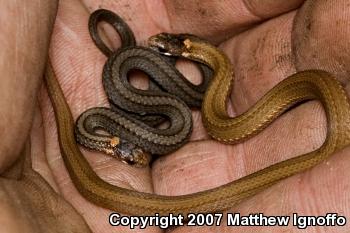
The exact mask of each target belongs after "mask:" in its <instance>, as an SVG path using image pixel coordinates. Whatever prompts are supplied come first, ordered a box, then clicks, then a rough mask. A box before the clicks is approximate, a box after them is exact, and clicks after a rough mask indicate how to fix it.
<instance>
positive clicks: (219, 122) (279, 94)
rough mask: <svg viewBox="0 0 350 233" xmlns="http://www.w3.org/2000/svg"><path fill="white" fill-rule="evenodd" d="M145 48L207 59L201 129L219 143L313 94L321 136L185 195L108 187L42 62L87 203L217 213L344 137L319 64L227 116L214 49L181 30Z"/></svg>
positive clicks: (341, 96) (347, 109)
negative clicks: (311, 144) (300, 149)
mask: <svg viewBox="0 0 350 233" xmlns="http://www.w3.org/2000/svg"><path fill="white" fill-rule="evenodd" d="M149 44H150V47H152V48H153V49H159V50H161V51H163V52H164V51H165V52H166V53H169V54H171V53H174V55H178V56H183V57H186V58H188V59H194V60H197V61H200V62H203V63H205V64H207V65H208V66H209V67H211V68H212V70H213V72H214V77H213V81H211V83H210V85H209V87H208V90H207V91H206V93H205V96H204V101H203V107H202V113H203V121H204V125H205V127H206V129H207V130H208V133H209V134H210V135H211V136H212V137H213V138H215V139H217V140H220V141H223V142H226V143H231V144H232V143H239V142H241V141H242V140H246V139H248V138H250V137H252V136H253V135H254V134H256V133H258V132H260V131H261V130H263V128H265V127H267V125H268V124H270V123H271V122H272V121H273V120H274V119H276V118H278V116H279V115H280V114H282V113H283V112H285V111H287V110H290V108H292V107H293V106H295V105H296V104H298V103H301V102H304V101H307V100H318V101H320V102H321V103H322V105H323V107H324V110H325V112H326V116H327V125H328V127H327V137H326V140H325V141H324V143H323V144H322V146H321V147H320V148H318V149H316V150H314V151H312V152H310V153H306V154H302V155H298V156H296V157H294V158H291V159H288V160H285V161H281V162H278V163H276V164H273V165H271V166H268V167H266V168H263V169H261V170H259V171H256V172H254V173H251V174H249V175H247V176H244V177H242V178H239V179H237V180H234V181H232V182H229V183H227V184H225V185H222V186H219V187H216V188H213V189H209V190H206V191H201V192H197V193H193V194H187V195H179V196H165V195H157V194H151V193H144V192H139V191H135V190H129V189H125V188H121V187H118V186H114V185H111V184H109V183H108V182H106V181H104V180H102V179H101V178H100V177H99V176H98V175H97V174H96V173H95V172H94V171H93V169H92V168H91V167H90V165H89V163H88V162H87V160H86V159H85V158H84V156H83V154H82V153H81V151H80V150H79V147H78V145H77V143H76V141H75V138H74V132H73V131H74V120H73V117H72V114H71V112H70V108H69V106H68V104H67V102H66V100H65V97H64V94H63V92H62V90H61V88H60V85H59V83H58V81H57V79H56V77H55V74H54V71H53V68H52V66H51V65H50V63H48V65H47V69H46V75H45V81H46V87H47V90H48V93H49V97H50V98H51V102H52V105H53V109H54V112H55V117H56V122H57V128H58V138H59V144H60V149H61V154H62V157H63V160H64V163H65V166H66V167H67V170H68V172H69V174H70V177H71V179H72V181H73V183H74V185H75V187H76V188H77V190H78V191H79V192H80V194H81V195H82V196H83V197H85V198H86V199H87V200H89V201H90V202H92V203H94V204H96V205H98V206H101V207H104V208H107V209H110V210H112V211H117V212H119V213H125V214H130V215H153V214H155V213H158V214H160V215H169V214H170V213H172V214H182V215H184V216H187V214H188V213H214V212H215V213H217V212H220V211H224V210H228V209H230V208H232V207H234V206H235V205H237V204H238V203H241V202H242V201H244V200H246V199H247V198H249V197H251V196H253V195H255V194H257V193H258V192H261V191H262V190H264V189H266V188H268V187H270V186H272V185H273V184H276V183H277V182H278V181H280V180H282V179H285V178H287V177H290V176H292V175H294V174H296V173H299V172H302V171H305V170H306V169H310V168H312V167H313V166H315V165H317V164H319V163H320V162H322V161H324V160H325V159H327V158H329V157H330V156H331V155H332V154H333V153H334V152H335V151H338V150H341V149H343V148H345V147H346V146H347V145H348V144H349V143H350V106H349V100H348V97H347V95H346V93H345V90H344V88H343V87H342V85H341V84H340V82H339V81H337V79H336V78H334V77H333V76H332V75H331V74H330V73H328V72H326V71H322V70H307V71H300V72H297V73H295V74H293V75H291V76H289V77H287V78H286V79H284V80H283V81H281V82H280V83H278V84H277V85H276V86H275V87H274V88H272V89H271V90H270V91H269V92H268V93H267V94H265V96H263V97H262V98H261V99H260V100H259V101H258V102H257V103H256V104H255V105H254V106H252V107H251V108H250V109H249V110H247V111H246V112H244V113H243V114H241V115H240V116H237V117H235V118H231V117H229V116H228V114H227V112H226V109H225V103H226V101H225V100H226V99H227V98H228V93H229V92H230V89H231V88H232V84H233V83H232V82H233V77H234V76H233V68H232V65H231V63H230V61H229V59H228V57H227V56H226V55H225V54H224V53H223V52H222V51H220V50H219V49H218V48H216V47H214V46H212V45H210V44H208V43H203V42H201V41H196V40H193V39H191V38H187V37H186V36H181V35H173V34H166V33H162V34H158V35H156V36H153V37H151V38H150V39H149Z"/></svg>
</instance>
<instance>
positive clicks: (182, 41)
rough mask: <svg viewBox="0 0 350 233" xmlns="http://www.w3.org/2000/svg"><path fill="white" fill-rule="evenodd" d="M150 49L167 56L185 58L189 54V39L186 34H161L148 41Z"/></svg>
mask: <svg viewBox="0 0 350 233" xmlns="http://www.w3.org/2000/svg"><path fill="white" fill-rule="evenodd" d="M148 46H149V48H150V49H152V50H154V51H156V52H158V53H160V54H163V55H167V56H183V54H184V53H188V52H189V51H188V49H189V46H188V38H186V36H185V34H171V33H159V34H157V35H154V36H151V37H150V38H149V39H148Z"/></svg>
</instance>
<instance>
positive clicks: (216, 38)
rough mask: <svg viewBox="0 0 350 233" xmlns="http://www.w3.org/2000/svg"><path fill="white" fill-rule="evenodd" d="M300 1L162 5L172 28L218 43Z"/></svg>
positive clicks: (292, 6) (172, 3) (291, 7)
mask: <svg viewBox="0 0 350 233" xmlns="http://www.w3.org/2000/svg"><path fill="white" fill-rule="evenodd" d="M302 2H303V1H302V0H293V1H288V3H286V1H283V0H278V1H258V0H243V1H219V2H215V1H181V0H178V1H165V8H166V10H167V12H168V17H169V22H170V29H171V30H172V31H174V32H177V33H179V32H188V33H193V34H195V35H198V36H202V37H204V38H207V39H209V40H210V41H212V42H215V43H219V42H222V41H224V40H227V39H229V38H231V37H232V36H233V35H236V34H237V33H239V32H242V31H244V30H247V29H248V28H251V27H253V26H254V25H256V24H259V23H261V22H262V21H264V20H266V19H268V18H272V17H275V16H277V15H280V14H283V13H286V12H289V11H291V10H293V9H296V8H297V7H298V6H300V4H301V3H302ZM156 17H157V16H156V14H155V15H154V18H156ZM159 22H162V21H160V20H159Z"/></svg>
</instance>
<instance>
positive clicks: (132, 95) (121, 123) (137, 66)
mask: <svg viewBox="0 0 350 233" xmlns="http://www.w3.org/2000/svg"><path fill="white" fill-rule="evenodd" d="M101 21H105V22H107V23H109V24H110V25H111V26H112V27H113V28H114V29H115V30H116V32H117V33H118V34H119V35H120V38H121V44H122V45H121V47H120V48H118V49H117V50H116V51H113V50H112V49H110V48H109V47H108V46H107V45H106V44H105V43H104V42H103V40H102V39H101V37H100V35H99V33H98V23H99V22H101ZM89 32H90V35H91V38H92V40H93V42H94V43H95V45H96V46H97V47H98V48H99V49H100V51H101V52H102V53H103V54H105V55H106V56H107V57H108V59H107V62H106V63H105V65H104V68H103V73H102V83H103V87H104V90H105V93H106V95H107V97H108V100H109V103H110V108H105V107H94V108H91V109H88V110H86V111H85V112H83V113H82V114H81V115H80V116H79V118H78V119H77V121H76V128H75V135H76V139H77V141H78V142H79V143H80V144H81V145H83V146H85V147H87V148H90V149H93V150H97V151H102V152H105V153H106V154H109V155H112V156H114V157H116V158H119V159H120V160H122V161H123V162H127V163H129V164H133V165H137V166H145V165H147V164H148V162H149V156H148V155H149V154H152V155H164V154H169V153H171V152H173V151H175V150H177V149H178V148H180V147H181V146H183V145H184V144H185V143H187V141H188V139H189V137H190V135H191V132H192V115H191V111H190V109H189V107H192V108H200V107H201V104H202V100H203V96H204V91H205V90H206V88H207V86H208V83H209V81H210V80H211V77H210V73H209V71H208V68H206V66H203V65H202V66H203V68H201V70H202V73H203V81H202V82H201V83H200V84H199V85H195V84H193V83H191V82H190V81H188V80H187V79H186V78H185V77H184V76H183V75H182V74H181V73H180V72H179V71H178V70H177V69H176V68H175V66H174V64H175V63H176V59H174V58H173V57H170V58H169V57H168V56H162V55H161V54H160V53H157V52H155V51H153V50H151V49H149V48H146V47H142V46H136V42H135V37H134V34H133V32H132V30H131V29H130V27H129V26H128V25H127V24H126V22H125V21H123V19H122V18H121V17H120V16H118V15H117V14H115V13H113V12H111V11H109V10H106V9H99V10H97V11H95V12H93V13H92V14H91V16H90V18H89ZM133 70H141V71H143V72H144V73H146V74H147V75H148V77H149V79H150V85H149V89H147V90H141V89H137V88H135V87H134V86H132V85H131V84H130V82H129V79H128V74H129V73H130V72H131V71H133ZM166 120H167V121H168V122H169V123H170V124H169V127H167V128H165V129H164V128H159V127H157V126H158V125H159V124H160V123H162V122H164V121H166ZM99 130H103V132H106V133H104V134H103V133H100V132H99Z"/></svg>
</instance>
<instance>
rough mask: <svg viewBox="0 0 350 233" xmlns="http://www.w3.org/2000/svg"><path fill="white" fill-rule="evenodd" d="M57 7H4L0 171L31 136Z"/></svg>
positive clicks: (38, 3)
mask: <svg viewBox="0 0 350 233" xmlns="http://www.w3.org/2000/svg"><path fill="white" fill-rule="evenodd" d="M55 5H56V3H55V1H51V2H42V1H36V3H35V4H34V3H33V2H31V3H30V2H26V3H23V4H22V3H21V4H19V3H17V2H16V1H7V2H3V4H2V6H1V14H0V25H1V26H0V28H1V35H0V41H1V51H2V52H1V57H0V59H1V60H0V71H1V74H2V79H1V80H2V84H1V86H0V93H1V98H0V105H1V120H0V128H1V129H2V130H1V137H2V140H1V142H0V154H1V155H2V156H1V157H0V172H2V171H4V170H5V169H6V168H7V167H8V166H10V164H11V163H13V162H14V161H15V160H16V159H17V158H18V156H19V154H20V151H21V149H22V148H23V145H24V143H25V140H26V138H27V137H28V133H29V130H30V125H31V121H32V118H33V113H34V105H35V97H36V92H37V90H38V87H39V83H40V80H41V74H42V71H43V68H44V65H45V60H46V53H47V48H48V38H47V37H48V36H49V35H50V33H49V32H50V28H51V25H52V23H53V20H54V12H55ZM13 19H15V20H13Z"/></svg>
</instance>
